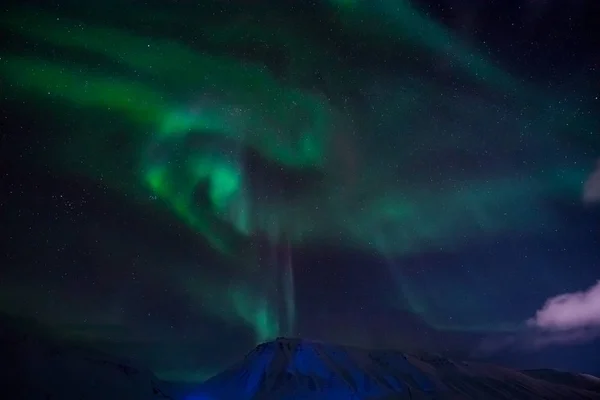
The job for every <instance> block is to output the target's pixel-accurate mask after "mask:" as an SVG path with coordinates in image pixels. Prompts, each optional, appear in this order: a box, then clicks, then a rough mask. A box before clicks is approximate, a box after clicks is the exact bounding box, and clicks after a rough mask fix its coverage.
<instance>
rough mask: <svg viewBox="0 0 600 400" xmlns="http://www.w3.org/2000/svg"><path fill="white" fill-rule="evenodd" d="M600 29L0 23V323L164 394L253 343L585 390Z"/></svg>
mask: <svg viewBox="0 0 600 400" xmlns="http://www.w3.org/2000/svg"><path fill="white" fill-rule="evenodd" d="M193 3H201V4H203V5H202V6H198V5H192V4H193ZM599 18H600V2H598V1H593V0H590V1H585V0H573V1H566V0H539V1H535V0H529V1H525V0H509V1H487V2H486V1H458V0H439V1H437V2H433V1H425V0H420V1H416V0H415V1H409V0H368V1H367V0H320V1H318V0H313V1H282V0H279V1H270V2H266V1H248V0H246V1H216V0H213V1H206V0H205V1H198V2H176V1H168V2H167V1H158V0H149V1H146V2H141V1H133V0H129V1H116V0H108V1H102V2H91V3H87V2H81V1H75V0H73V1H63V2H53V1H52V2H51V1H41V0H40V1H38V2H36V1H20V2H15V3H14V5H7V6H6V7H5V6H4V5H3V7H2V10H1V11H0V37H2V38H4V40H3V41H2V43H1V44H0V97H1V102H2V103H1V104H0V112H1V115H0V134H1V142H0V173H1V174H2V175H1V180H0V184H1V188H0V206H1V208H0V211H1V213H0V238H1V239H0V246H1V248H0V257H1V258H0V265H1V268H2V270H1V271H2V272H1V276H0V311H2V312H5V313H9V314H14V315H18V316H24V317H31V318H35V319H37V320H39V321H41V322H43V323H46V324H48V326H49V327H50V328H51V329H53V330H54V331H55V332H58V333H60V334H61V335H64V336H66V337H68V338H70V339H73V340H77V341H82V342H85V343H90V344H92V345H94V346H96V347H99V348H102V349H105V350H108V351H111V352H115V353H119V354H122V355H125V356H128V357H133V358H135V359H138V360H140V361H141V362H142V363H144V364H145V365H147V366H149V367H150V368H152V369H153V370H154V371H155V372H156V373H157V374H158V376H159V377H161V378H164V379H171V380H186V381H200V380H202V379H205V378H206V377H208V376H210V375H211V374H214V373H216V372H217V371H219V370H220V369H221V368H223V367H225V366H227V365H228V364H229V363H231V362H233V361H235V360H237V359H238V358H239V357H241V356H242V355H243V354H244V353H245V352H247V351H249V350H250V349H251V348H252V347H253V346H254V345H256V344H258V343H260V342H263V341H266V340H270V339H274V338H275V337H277V336H299V337H304V338H310V339H319V340H325V341H329V342H334V343H342V344H353V345H361V346H368V347H390V348H399V349H405V350H411V351H419V350H427V351H434V352H439V353H442V354H446V355H449V356H454V357H463V358H479V359H484V360H489V361H493V362H497V363H501V364H505V365H509V366H513V367H519V368H529V367H554V368H562V369H569V370H577V371H584V372H591V373H600V362H598V361H596V360H595V358H596V357H595V353H594V352H600V339H598V338H600V284H598V281H599V280H600V207H599V205H600V164H597V160H598V159H599V158H600V138H599V136H598V135H599V134H600V113H599V111H600V97H599V96H600V50H599V49H600V28H598V27H596V26H595V25H597V24H598V20H599ZM7 39H8V40H7ZM597 167H598V168H599V169H598V170H596V168H597Z"/></svg>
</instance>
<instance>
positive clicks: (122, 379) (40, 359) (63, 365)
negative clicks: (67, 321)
mask: <svg viewBox="0 0 600 400" xmlns="http://www.w3.org/2000/svg"><path fill="white" fill-rule="evenodd" d="M40 329H41V328H40ZM0 371H2V373H0V387H1V388H2V394H1V395H0V398H1V399H6V400H9V399H10V400H12V399H15V400H17V399H18V400H29V399H32V400H33V399H35V400H37V399H40V400H70V399H77V400H107V399H115V400H120V399H123V400H159V399H160V400H166V399H169V398H170V397H169V396H167V395H166V394H164V393H163V391H162V390H161V388H160V382H159V381H158V380H157V379H156V378H155V377H154V375H153V374H152V373H151V372H150V371H148V370H145V369H143V368H139V367H136V366H134V365H132V364H131V362H129V361H127V360H121V359H119V358H116V357H112V356H109V355H106V354H103V353H101V352H97V351H94V350H91V349H87V348H83V347H79V346H75V345H72V344H69V343H68V342H63V341H61V340H59V339H57V338H55V337H52V336H49V335H46V334H44V333H42V332H40V331H38V329H37V327H34V326H32V325H31V324H30V323H27V325H26V326H22V324H20V323H15V321H14V320H13V319H11V318H7V317H4V316H1V317H0Z"/></svg>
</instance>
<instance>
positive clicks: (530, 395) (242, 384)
mask: <svg viewBox="0 0 600 400" xmlns="http://www.w3.org/2000/svg"><path fill="white" fill-rule="evenodd" d="M574 375H575V374H574ZM563 381H564V380H563ZM338 398H339V399H386V400H391V399H402V398H406V399H600V392H599V391H596V392H594V391H591V390H585V389H581V388H577V387H574V386H569V385H567V384H557V383H553V382H548V381H547V380H543V379H537V378H535V377H533V376H529V375H527V374H525V373H522V372H520V371H515V370H510V369H506V368H501V367H495V366H491V365H485V364H476V363H464V362H453V361H451V360H448V359H445V358H442V357H437V356H434V355H427V354H424V355H418V356H417V355H409V354H404V353H401V352H396V351H379V350H377V351H368V350H364V349H358V348H352V347H343V346H336V345H329V344H324V343H319V342H310V341H303V340H296V339H284V338H280V339H277V340H275V341H273V342H269V343H264V344H262V345H259V346H258V347H256V348H255V349H254V350H253V351H252V352H250V353H249V354H248V355H247V356H246V357H245V358H244V359H243V360H242V361H241V362H239V363H238V364H236V365H234V366H233V367H231V368H229V369H227V370H226V371H224V372H223V373H221V374H219V375H217V376H215V377H213V378H212V379H209V380H208V381H207V382H205V383H204V384H203V385H202V386H201V387H200V388H199V389H198V390H197V391H195V392H194V393H193V394H191V395H190V396H189V397H188V399H187V400H228V399H236V400H258V399H286V400H291V399H306V400H308V399H338Z"/></svg>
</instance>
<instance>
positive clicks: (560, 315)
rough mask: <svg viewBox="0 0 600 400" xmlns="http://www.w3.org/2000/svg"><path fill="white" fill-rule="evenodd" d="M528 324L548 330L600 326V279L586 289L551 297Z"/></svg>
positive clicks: (562, 330)
mask: <svg viewBox="0 0 600 400" xmlns="http://www.w3.org/2000/svg"><path fill="white" fill-rule="evenodd" d="M527 324H528V325H529V326H531V327H534V328H538V329H541V330H543V331H547V332H572V331H574V330H582V329H586V330H589V329H592V328H600V281H598V282H597V283H596V284H595V285H594V286H592V287H590V288H589V289H587V290H585V291H581V292H574V293H565V294H561V295H559V296H556V297H551V298H549V299H548V300H546V303H545V304H544V306H543V307H542V308H541V309H539V310H538V311H537V312H536V313H535V316H534V317H533V318H531V319H530V320H529V321H527Z"/></svg>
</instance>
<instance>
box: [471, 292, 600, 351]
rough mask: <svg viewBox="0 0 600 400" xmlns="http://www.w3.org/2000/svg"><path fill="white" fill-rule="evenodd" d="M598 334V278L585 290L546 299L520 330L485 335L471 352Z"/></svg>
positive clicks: (581, 340)
mask: <svg viewBox="0 0 600 400" xmlns="http://www.w3.org/2000/svg"><path fill="white" fill-rule="evenodd" d="M598 337H600V281H598V282H597V283H596V284H595V285H593V286H591V287H590V288H588V289H587V290H583V291H579V292H572V293H564V294H560V295H558V296H555V297H551V298H549V299H547V300H546V302H545V303H544V305H543V306H542V307H541V308H540V309H539V310H538V311H536V313H535V315H534V316H533V317H532V318H530V319H528V320H527V321H526V323H525V326H524V327H523V329H522V330H519V331H517V332H513V333H511V334H508V335H492V336H489V337H486V338H485V339H484V340H482V341H481V342H480V343H479V346H478V347H477V348H475V349H474V352H473V356H475V357H477V356H486V355H490V354H492V353H497V352H500V351H503V350H506V349H515V350H539V349H541V348H543V347H547V346H551V345H572V344H578V343H585V342H589V341H592V340H594V339H596V338H598Z"/></svg>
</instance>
